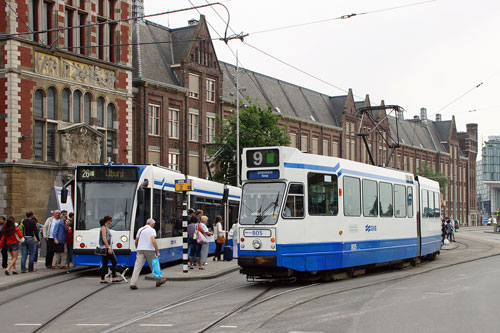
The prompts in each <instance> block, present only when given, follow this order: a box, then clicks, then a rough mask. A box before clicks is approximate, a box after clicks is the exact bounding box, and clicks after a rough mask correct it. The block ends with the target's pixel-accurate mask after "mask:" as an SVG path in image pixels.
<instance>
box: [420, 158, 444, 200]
mask: <svg viewBox="0 0 500 333" xmlns="http://www.w3.org/2000/svg"><path fill="white" fill-rule="evenodd" d="M417 175H419V176H424V177H425V178H429V179H432V180H435V181H437V182H438V183H439V189H440V190H441V193H444V192H445V189H446V185H448V181H449V180H448V178H447V177H446V176H445V175H443V174H442V173H441V172H439V171H434V169H433V168H432V166H430V165H429V164H427V163H425V162H422V164H421V165H420V168H419V169H418V170H417Z"/></svg>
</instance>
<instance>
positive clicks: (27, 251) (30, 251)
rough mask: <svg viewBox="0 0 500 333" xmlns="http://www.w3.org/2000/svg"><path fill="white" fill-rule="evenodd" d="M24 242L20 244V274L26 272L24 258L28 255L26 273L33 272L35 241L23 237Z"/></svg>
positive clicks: (31, 238) (28, 237)
mask: <svg viewBox="0 0 500 333" xmlns="http://www.w3.org/2000/svg"><path fill="white" fill-rule="evenodd" d="M24 239H25V241H24V243H22V244H21V272H26V257H27V256H28V255H29V256H30V259H29V262H28V271H30V272H33V264H34V262H35V250H36V241H35V239H34V238H33V237H30V236H25V237H24Z"/></svg>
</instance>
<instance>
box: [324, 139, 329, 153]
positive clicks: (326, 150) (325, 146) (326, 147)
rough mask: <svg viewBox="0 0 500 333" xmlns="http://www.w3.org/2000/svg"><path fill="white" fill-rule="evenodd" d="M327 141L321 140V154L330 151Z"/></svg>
mask: <svg viewBox="0 0 500 333" xmlns="http://www.w3.org/2000/svg"><path fill="white" fill-rule="evenodd" d="M328 143H329V141H328V140H323V155H324V156H328V155H329V152H330V149H329V148H330V147H328Z"/></svg>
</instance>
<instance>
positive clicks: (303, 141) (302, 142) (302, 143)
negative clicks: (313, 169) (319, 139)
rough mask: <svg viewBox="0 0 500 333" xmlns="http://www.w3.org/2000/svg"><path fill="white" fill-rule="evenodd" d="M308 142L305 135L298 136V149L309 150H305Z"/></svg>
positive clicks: (305, 151)
mask: <svg viewBox="0 0 500 333" xmlns="http://www.w3.org/2000/svg"><path fill="white" fill-rule="evenodd" d="M307 146H308V142H307V135H301V136H300V150H301V151H302V152H304V153H307V152H309V151H308V150H307Z"/></svg>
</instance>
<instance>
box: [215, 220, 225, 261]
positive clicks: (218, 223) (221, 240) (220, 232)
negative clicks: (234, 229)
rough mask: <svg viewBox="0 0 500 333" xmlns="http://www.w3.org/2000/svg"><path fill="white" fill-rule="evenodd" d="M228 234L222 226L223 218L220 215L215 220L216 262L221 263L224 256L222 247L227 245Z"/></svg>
mask: <svg viewBox="0 0 500 333" xmlns="http://www.w3.org/2000/svg"><path fill="white" fill-rule="evenodd" d="M226 233H227V231H224V227H223V226H222V216H220V215H218V216H217V217H216V218H215V233H214V234H215V254H214V261H215V259H216V258H217V261H220V255H221V254H222V245H223V244H225V243H226Z"/></svg>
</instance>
